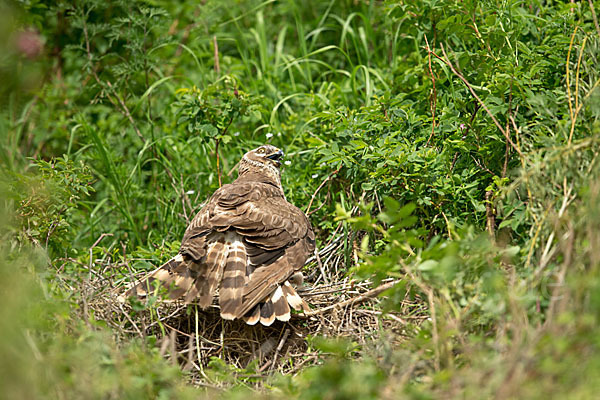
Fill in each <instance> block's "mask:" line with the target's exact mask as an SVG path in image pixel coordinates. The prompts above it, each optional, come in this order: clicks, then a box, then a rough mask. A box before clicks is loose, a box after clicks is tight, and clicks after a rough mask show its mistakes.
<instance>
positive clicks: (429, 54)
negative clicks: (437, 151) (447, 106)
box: [424, 35, 437, 146]
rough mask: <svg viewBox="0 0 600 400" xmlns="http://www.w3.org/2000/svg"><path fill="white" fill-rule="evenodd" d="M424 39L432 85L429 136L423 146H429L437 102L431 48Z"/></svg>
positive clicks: (433, 128)
mask: <svg viewBox="0 0 600 400" xmlns="http://www.w3.org/2000/svg"><path fill="white" fill-rule="evenodd" d="M424 37H425V44H427V58H428V59H429V74H431V82H432V83H433V93H432V98H431V100H430V105H431V134H430V135H429V139H427V143H426V144H425V146H429V141H430V140H431V138H432V137H433V133H434V132H435V107H436V100H437V92H436V90H435V76H434V75H433V70H432V69H431V48H430V47H429V41H428V40H427V35H424Z"/></svg>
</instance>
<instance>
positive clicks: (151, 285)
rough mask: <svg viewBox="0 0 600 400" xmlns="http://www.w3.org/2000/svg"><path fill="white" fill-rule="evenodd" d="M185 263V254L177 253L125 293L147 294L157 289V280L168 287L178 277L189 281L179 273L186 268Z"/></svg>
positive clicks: (129, 294)
mask: <svg viewBox="0 0 600 400" xmlns="http://www.w3.org/2000/svg"><path fill="white" fill-rule="evenodd" d="M184 264H185V260H184V258H183V256H182V255H181V254H177V255H176V256H175V257H173V258H171V259H170V260H169V261H167V262H166V263H164V264H163V265H162V266H160V267H159V268H157V269H156V270H154V271H152V272H151V273H149V274H148V275H146V276H145V277H144V278H143V279H140V280H139V281H138V282H137V283H135V284H134V286H133V287H132V288H131V289H129V290H128V291H127V292H126V293H125V295H126V296H147V295H148V294H149V293H152V292H153V291H154V290H155V288H156V286H155V282H156V281H161V282H162V283H163V285H165V286H167V287H168V286H169V285H170V284H172V283H174V282H175V280H176V279H177V278H179V282H180V283H182V284H186V283H189V280H186V279H183V278H182V277H179V276H178V273H181V272H183V270H185V265H184ZM182 267H183V268H182Z"/></svg>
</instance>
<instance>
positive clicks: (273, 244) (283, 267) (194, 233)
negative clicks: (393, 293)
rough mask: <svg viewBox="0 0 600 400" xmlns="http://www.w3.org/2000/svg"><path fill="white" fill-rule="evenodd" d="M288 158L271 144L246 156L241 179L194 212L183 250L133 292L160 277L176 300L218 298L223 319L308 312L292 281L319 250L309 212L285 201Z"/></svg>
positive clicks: (252, 320) (251, 320) (266, 319)
mask: <svg viewBox="0 0 600 400" xmlns="http://www.w3.org/2000/svg"><path fill="white" fill-rule="evenodd" d="M282 157H283V152H282V151H281V150H279V149H278V148H276V147H274V146H271V145H264V146H260V147H258V148H257V149H254V150H252V151H249V152H247V153H246V154H244V157H243V158H242V160H241V161H240V163H239V176H238V178H237V179H236V180H235V181H234V182H233V183H231V184H227V185H223V187H221V188H219V189H218V190H217V191H215V193H214V194H213V195H212V196H211V198H210V199H209V200H208V202H207V203H206V204H205V205H204V207H202V209H201V210H200V212H198V214H197V215H196V216H195V217H194V219H193V220H192V222H191V223H190V225H189V226H188V228H187V230H186V231H185V234H184V235H183V240H182V242H181V248H180V250H179V253H178V254H177V255H176V256H175V257H173V258H172V259H171V260H169V261H168V262H166V263H165V264H164V265H162V266H161V267H160V268H158V269H157V270H156V271H154V272H153V273H152V274H151V275H150V276H149V277H148V278H147V279H145V280H144V282H142V283H140V284H138V285H136V286H135V287H134V288H132V289H131V290H130V291H129V292H128V294H130V295H132V294H138V295H144V294H146V293H147V292H148V291H149V290H150V288H152V286H151V283H152V282H153V281H156V280H158V281H161V282H162V284H163V285H165V286H167V287H169V295H170V297H171V298H173V299H175V298H183V300H184V301H185V302H186V303H191V302H197V304H199V306H200V307H201V308H203V309H205V308H207V307H209V306H210V305H211V304H212V302H213V297H218V303H219V307H220V309H221V310H220V312H221V317H222V318H223V319H228V320H232V319H236V318H243V319H244V320H245V321H246V323H248V324H250V325H254V324H256V323H257V322H259V321H260V323H261V324H263V325H266V326H269V325H271V324H272V323H273V321H274V320H275V319H277V320H280V321H288V320H289V319H290V316H291V315H290V306H291V307H292V308H294V309H295V310H300V309H303V310H307V308H308V306H307V305H306V303H305V302H304V300H302V298H301V297H300V296H299V295H298V293H297V292H296V290H295V288H294V285H293V284H292V283H294V280H295V279H297V277H298V272H299V270H300V269H301V268H302V267H303V266H304V264H305V262H306V260H307V258H308V257H309V256H310V255H311V254H312V252H313V251H314V249H315V235H314V233H313V230H312V228H311V225H310V222H309V220H308V218H307V217H306V215H304V213H303V212H302V211H301V210H300V209H299V208H297V207H295V206H294V205H292V204H290V203H289V202H288V201H287V200H286V198H285V194H284V193H283V188H282V186H281V173H280V167H281V158H282ZM300 276H301V275H300Z"/></svg>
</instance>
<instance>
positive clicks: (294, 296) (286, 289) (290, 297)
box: [281, 281, 310, 312]
mask: <svg viewBox="0 0 600 400" xmlns="http://www.w3.org/2000/svg"><path fill="white" fill-rule="evenodd" d="M281 289H282V291H283V294H284V295H285V299H286V300H287V302H288V304H289V305H290V306H292V308H293V309H294V310H296V311H300V310H302V311H304V312H308V311H310V308H309V307H308V304H306V302H305V301H304V300H303V299H302V297H300V295H299V294H298V293H297V292H296V289H294V287H293V286H292V285H291V284H290V282H288V281H285V283H284V284H283V286H281Z"/></svg>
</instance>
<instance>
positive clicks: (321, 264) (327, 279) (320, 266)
mask: <svg viewBox="0 0 600 400" xmlns="http://www.w3.org/2000/svg"><path fill="white" fill-rule="evenodd" d="M315 258H316V259H317V264H318V265H319V270H320V271H321V275H322V276H323V282H325V284H326V285H329V278H327V275H326V274H325V269H324V268H323V263H322V262H321V257H320V256H319V249H318V248H316V247H315Z"/></svg>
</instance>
